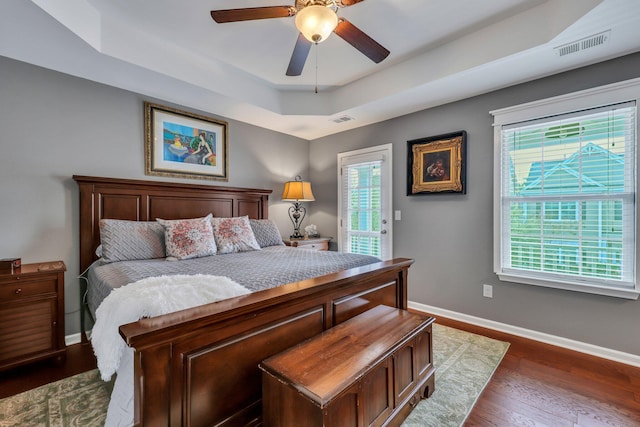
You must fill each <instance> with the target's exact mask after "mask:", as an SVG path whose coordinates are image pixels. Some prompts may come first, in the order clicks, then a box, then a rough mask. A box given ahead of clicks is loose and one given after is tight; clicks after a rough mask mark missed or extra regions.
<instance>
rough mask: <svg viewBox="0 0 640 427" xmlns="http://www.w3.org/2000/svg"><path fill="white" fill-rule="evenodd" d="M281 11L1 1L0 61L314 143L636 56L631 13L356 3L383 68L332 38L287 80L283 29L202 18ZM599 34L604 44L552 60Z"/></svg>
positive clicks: (497, 3)
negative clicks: (224, 12)
mask: <svg viewBox="0 0 640 427" xmlns="http://www.w3.org/2000/svg"><path fill="white" fill-rule="evenodd" d="M293 4H294V0H284V1H281V0H208V1H205V0H189V1H188V2H185V1H184V0H65V1H57V0H31V1H25V0H2V2H0V55H2V56H6V57H10V58H14V59H17V60H21V61H25V62H29V63H33V64H35V65H39V66H43V67H47V68H51V69H54V70H57V71H61V72H64V73H68V74H71V75H75V76H79V77H83V78H87V79H90V80H94V81H98V82H101V83H105V84H109V85H112V86H116V87H120V88H123V89H127V90H132V91H135V92H138V93H141V94H143V95H145V96H149V97H154V98H157V99H161V100H166V101H167V102H172V103H175V104H178V105H181V106H184V107H186V108H192V109H198V110H202V111H207V112H210V113H211V114H212V115H220V116H224V117H228V118H230V119H234V120H239V121H243V122H247V123H251V124H254V125H257V126H261V127H264V128H268V129H272V130H275V131H279V132H283V133H286V134H290V135H294V136H297V137H300V138H303V139H308V140H312V139H316V138H320V137H323V136H326V135H330V134H333V133H337V132H342V131H345V130H348V129H352V128H355V127H359V126H364V125H367V124H370V123H375V122H379V121H382V120H386V119H389V118H393V117H397V116H400V115H403V114H408V113H411V112H414V111H418V110H422V109H425V108H428V107H432V106H435V105H440V104H443V103H446V102H451V101H454V100H458V99H462V98H466V97H469V96H473V95H477V94H481V93H485V92H488V91H491V90H495V89H499V88H502V87H506V86H510V85H513V84H517V83H521V82H525V81H528V80H532V79H535V78H539V77H542V76H546V75H550V74H554V73H557V72H561V71H566V70H569V69H573V68H577V67H580V66H583V65H587V64H591V63H595V62H599V61H603V60H606V59H610V58H614V57H617V56H622V55H625V54H628V53H632V52H636V51H639V50H640V2H639V0H484V1H478V0H368V1H363V2H361V3H358V4H356V5H354V6H351V7H348V8H342V9H340V10H339V15H340V16H343V17H344V18H346V19H348V20H349V21H350V22H351V23H353V24H354V25H356V26H357V27H358V28H360V29H361V30H363V31H364V32H365V33H367V34H368V35H369V36H371V37H372V38H374V39H375V40H376V41H378V42H379V43H380V44H382V45H383V46H384V47H386V48H387V49H388V50H390V51H391V54H390V55H389V57H388V58H387V59H385V60H384V61H382V62H381V63H380V64H375V63H373V62H372V61H370V60H369V59H368V58H367V57H365V56H364V55H362V54H361V53H360V52H359V51H357V50H356V49H354V48H353V47H352V46H351V45H349V44H347V43H346V42H345V41H344V40H342V39H341V38H339V37H337V36H336V35H335V34H334V35H332V36H330V37H329V39H327V40H326V41H325V42H324V43H321V44H320V45H318V46H314V47H312V50H311V53H310V54H309V58H308V59H307V63H306V66H305V68H304V70H303V73H302V75H301V76H299V77H287V76H285V70H286V67H287V65H288V63H289V58H290V56H291V52H292V50H293V46H294V44H295V41H296V37H297V34H298V33H297V30H296V28H295V24H294V18H277V19H266V20H259V21H246V22H235V23H226V24H217V23H215V22H214V21H213V20H212V19H211V17H210V14H209V12H210V10H212V9H229V8H244V7H259V6H273V5H293ZM609 30H610V33H608V40H607V43H605V44H604V45H601V46H597V47H594V48H591V49H587V50H583V51H580V52H578V53H574V54H570V55H566V56H562V57H560V56H559V55H557V54H556V53H555V52H554V48H555V47H558V46H561V45H564V44H566V43H570V42H573V41H576V40H580V39H583V38H585V37H589V36H592V35H594V34H598V33H601V32H604V31H609ZM316 58H317V59H316ZM316 61H317V62H316ZM316 64H317V77H316ZM316 78H317V83H318V85H319V88H320V92H319V93H318V94H315V93H314V86H315V85H316ZM344 116H349V117H352V118H353V120H351V121H347V122H342V123H335V122H334V120H335V119H337V118H340V117H344Z"/></svg>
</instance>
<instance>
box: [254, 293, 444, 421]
mask: <svg viewBox="0 0 640 427" xmlns="http://www.w3.org/2000/svg"><path fill="white" fill-rule="evenodd" d="M433 321H434V319H433V318H432V317H425V316H420V315H417V314H413V313H409V312H408V311H405V310H400V309H396V308H391V307H387V306H384V305H380V306H377V307H374V308H372V309H370V310H368V311H366V312H364V313H362V314H360V315H358V316H356V317H354V318H352V319H350V320H347V321H346V322H344V323H341V324H339V325H337V326H335V327H333V328H331V329H329V330H327V331H325V332H323V333H321V334H320V335H317V336H316V337H314V338H311V339H310V340H308V341H305V342H303V343H301V344H299V345H297V346H295V347H292V348H290V349H288V350H285V351H284V352H282V353H279V354H277V355H275V356H272V357H270V358H268V359H266V360H265V361H263V362H262V363H261V364H260V369H261V370H262V405H263V423H264V426H265V427H276V426H277V427H282V426H296V427H299V426H341V427H342V426H383V425H385V426H386V425H399V424H400V423H401V422H402V421H403V420H404V419H405V418H406V417H407V415H409V413H410V412H411V410H412V409H413V408H414V407H415V406H416V405H417V404H418V402H420V400H421V399H423V398H426V397H428V396H430V395H431V393H433V390H434V373H435V368H434V366H433V357H432V338H431V324H432V323H433Z"/></svg>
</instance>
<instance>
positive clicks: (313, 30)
mask: <svg viewBox="0 0 640 427" xmlns="http://www.w3.org/2000/svg"><path fill="white" fill-rule="evenodd" d="M361 1H364V0H295V6H265V7H250V8H244V9H225V10H212V11H211V17H212V18H213V20H214V21H216V22H217V23H219V24H222V23H225V22H238V21H251V20H256V19H269V18H288V17H291V16H295V22H296V27H297V28H298V30H299V31H300V35H299V36H298V40H297V41H296V45H295V47H294V48H293V54H292V55H291V60H290V62H289V66H288V68H287V73H286V74H287V76H299V75H300V74H302V69H303V68H304V64H305V62H306V61H307V56H308V55H309V50H310V49H311V45H312V44H314V43H316V44H317V43H320V42H322V41H324V40H325V39H326V38H327V37H328V36H329V35H330V34H331V32H335V33H336V34H337V35H338V36H340V37H341V38H342V39H343V40H345V41H346V42H347V43H349V44H350V45H352V46H353V47H355V48H356V49H358V50H359V51H360V52H362V53H363V54H364V55H365V56H366V57H367V58H369V59H371V60H372V61H373V62H375V63H376V64H377V63H379V62H380V61H382V60H383V59H385V58H386V57H387V56H388V55H389V51H388V50H387V49H385V48H384V47H383V46H382V45H380V44H379V43H378V42H376V41H375V40H373V39H372V38H371V37H369V36H368V35H366V34H365V33H364V32H362V31H361V30H360V29H358V28H357V27H356V26H355V25H353V24H352V23H351V22H349V21H347V20H346V19H344V18H342V17H338V8H342V7H347V6H352V5H354V4H356V3H360V2H361Z"/></svg>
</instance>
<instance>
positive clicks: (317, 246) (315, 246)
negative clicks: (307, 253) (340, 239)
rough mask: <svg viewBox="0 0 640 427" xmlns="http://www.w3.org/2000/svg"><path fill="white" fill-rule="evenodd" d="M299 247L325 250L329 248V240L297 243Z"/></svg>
mask: <svg viewBox="0 0 640 427" xmlns="http://www.w3.org/2000/svg"><path fill="white" fill-rule="evenodd" d="M298 247H299V248H300V249H310V250H312V251H326V250H328V249H329V242H323V243H312V244H310V245H298Z"/></svg>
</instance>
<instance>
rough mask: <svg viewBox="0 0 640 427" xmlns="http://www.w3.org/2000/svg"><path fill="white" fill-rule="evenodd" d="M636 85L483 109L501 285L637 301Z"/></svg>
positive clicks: (496, 267) (625, 83) (611, 86)
mask: <svg viewBox="0 0 640 427" xmlns="http://www.w3.org/2000/svg"><path fill="white" fill-rule="evenodd" d="M639 88H640V81H639V80H633V81H630V82H624V83H620V84H616V85H610V86H609V87H606V88H598V89H594V90H590V91H584V92H580V93H577V94H572V95H567V96H563V97H558V98H554V99H551V100H547V101H540V102H537V103H532V104H528V105H524V106H518V107H512V108H509V109H504V110H500V111H496V112H492V114H493V115H494V116H495V139H496V141H495V147H496V165H497V166H499V171H496V174H495V179H496V183H495V184H496V185H495V187H496V197H495V202H496V204H495V207H494V223H495V230H496V233H495V238H494V246H495V250H494V264H495V271H496V273H497V274H498V276H499V277H500V279H501V280H507V281H512V282H519V283H527V284H533V285H541V286H549V287H555V288H562V289H569V290H577V291H584V292H590V293H597V294H604V295H610V296H619V297H624V298H633V299H637V297H638V295H639V294H640V289H639V288H638V286H637V285H636V185H637V182H636V181H637V177H636V138H637V114H638V113H637V106H636V100H637V99H638V97H639V96H638V94H639V93H640V90H639ZM567 111H568V112H567Z"/></svg>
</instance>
